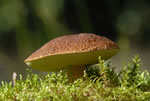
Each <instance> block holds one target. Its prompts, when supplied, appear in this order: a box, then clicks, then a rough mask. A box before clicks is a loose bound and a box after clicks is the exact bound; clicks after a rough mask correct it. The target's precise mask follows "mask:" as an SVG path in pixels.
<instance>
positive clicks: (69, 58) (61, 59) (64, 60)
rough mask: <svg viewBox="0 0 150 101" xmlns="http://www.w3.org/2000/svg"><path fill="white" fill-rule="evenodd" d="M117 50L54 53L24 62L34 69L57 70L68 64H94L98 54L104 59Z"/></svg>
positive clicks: (96, 61)
mask: <svg viewBox="0 0 150 101" xmlns="http://www.w3.org/2000/svg"><path fill="white" fill-rule="evenodd" d="M118 51H119V50H118V49H112V50H103V51H93V52H79V53H66V54H56V55H49V56H45V57H42V58H39V59H34V60H31V61H28V62H26V64H27V65H28V66H29V67H32V68H33V69H36V70H40V71H46V72H57V71H59V70H61V69H64V68H66V67H68V66H77V67H78V66H82V65H90V64H96V63H98V57H99V56H101V58H102V59H104V60H106V59H109V58H110V57H112V56H114V55H115V54H116V53H117V52H118Z"/></svg>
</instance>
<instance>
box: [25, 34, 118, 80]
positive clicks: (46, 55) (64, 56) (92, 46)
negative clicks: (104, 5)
mask: <svg viewBox="0 0 150 101" xmlns="http://www.w3.org/2000/svg"><path fill="white" fill-rule="evenodd" d="M119 49H120V48H119V46H118V45H117V44H116V43H115V42H113V41H111V40H109V39H108V38H106V37H102V36H98V35H96V34H92V33H80V34H74V35H65V36H61V37H58V38H55V39H53V40H51V41H49V42H48V43H46V44H45V45H44V46H42V47H41V48H40V49H38V50H37V51H35V52H34V53H33V54H31V56H29V57H28V58H27V59H26V60H25V61H24V62H25V63H26V64H27V65H28V66H29V67H32V68H34V69H37V70H40V71H46V72H57V71H59V70H61V69H66V71H67V74H68V77H69V81H73V80H75V79H77V78H79V77H81V76H82V75H83V71H84V69H85V66H86V65H92V64H96V63H98V57H99V56H101V58H102V59H104V60H106V59H109V58H110V57H112V56H113V55H115V54H116V53H117V52H118V51H119Z"/></svg>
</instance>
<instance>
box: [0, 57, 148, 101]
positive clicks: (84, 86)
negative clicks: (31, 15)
mask: <svg viewBox="0 0 150 101" xmlns="http://www.w3.org/2000/svg"><path fill="white" fill-rule="evenodd" d="M140 66H141V63H140V59H139V57H138V56H136V57H135V58H133V60H132V61H131V63H129V64H128V66H124V67H123V69H122V71H120V73H115V71H114V68H112V67H111V65H110V63H106V62H105V61H103V60H101V58H99V64H97V65H94V66H89V67H88V68H87V69H86V73H85V75H84V77H83V78H81V79H78V80H76V81H74V82H73V83H69V82H68V79H67V75H66V72H65V71H60V72H59V73H57V74H56V73H52V74H51V75H50V74H47V75H42V74H39V75H38V74H34V73H32V71H30V70H28V75H27V78H26V79H25V80H23V79H22V76H21V75H20V79H19V80H16V81H15V84H13V83H12V82H10V83H6V82H2V85H1V87H0V100H2V101H5V100H7V101H53V100H54V101H148V100H150V74H149V73H148V72H147V71H141V70H140V69H139V67H140Z"/></svg>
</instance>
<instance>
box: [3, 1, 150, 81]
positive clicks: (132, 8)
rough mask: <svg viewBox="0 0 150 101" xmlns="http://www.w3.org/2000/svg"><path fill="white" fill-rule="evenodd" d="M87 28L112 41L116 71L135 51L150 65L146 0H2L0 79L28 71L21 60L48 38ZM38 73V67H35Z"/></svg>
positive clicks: (149, 20) (149, 11)
mask: <svg viewBox="0 0 150 101" xmlns="http://www.w3.org/2000/svg"><path fill="white" fill-rule="evenodd" d="M80 32H89V33H90V32H91V33H96V34H99V35H101V36H106V37H108V38H110V39H111V40H113V41H116V42H117V43H118V44H119V46H120V48H121V50H120V52H119V54H117V55H116V56H114V57H113V58H112V59H111V60H112V62H113V66H117V70H119V69H120V68H121V66H122V65H125V64H127V63H128V61H129V60H130V59H131V57H133V56H134V55H136V54H137V53H138V54H139V55H140V57H141V58H142V60H143V61H142V62H143V66H142V68H143V69H149V68H148V67H149V65H150V60H149V57H150V53H149V51H150V39H149V37H150V34H149V33H150V1H148V0H132V1H130V0H95V1H93V2H92V1H91V0H0V81H2V80H4V81H10V80H11V79H12V74H13V72H16V73H17V74H20V73H21V74H23V75H25V74H26V68H28V67H27V66H26V65H25V64H24V59H26V58H27V57H28V56H29V55H30V54H31V53H32V52H34V51H35V50H36V49H38V48H40V47H41V46H42V45H43V44H44V43H46V42H48V41H49V40H51V39H53V38H55V37H58V36H62V35H66V34H72V33H80ZM35 72H38V71H35Z"/></svg>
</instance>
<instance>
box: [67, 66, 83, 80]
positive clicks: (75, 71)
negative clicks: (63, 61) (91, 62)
mask: <svg viewBox="0 0 150 101" xmlns="http://www.w3.org/2000/svg"><path fill="white" fill-rule="evenodd" d="M85 68H86V66H69V67H68V68H67V69H66V71H67V75H68V80H69V82H73V81H74V80H76V79H78V78H80V77H82V76H83V75H84V70H85Z"/></svg>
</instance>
